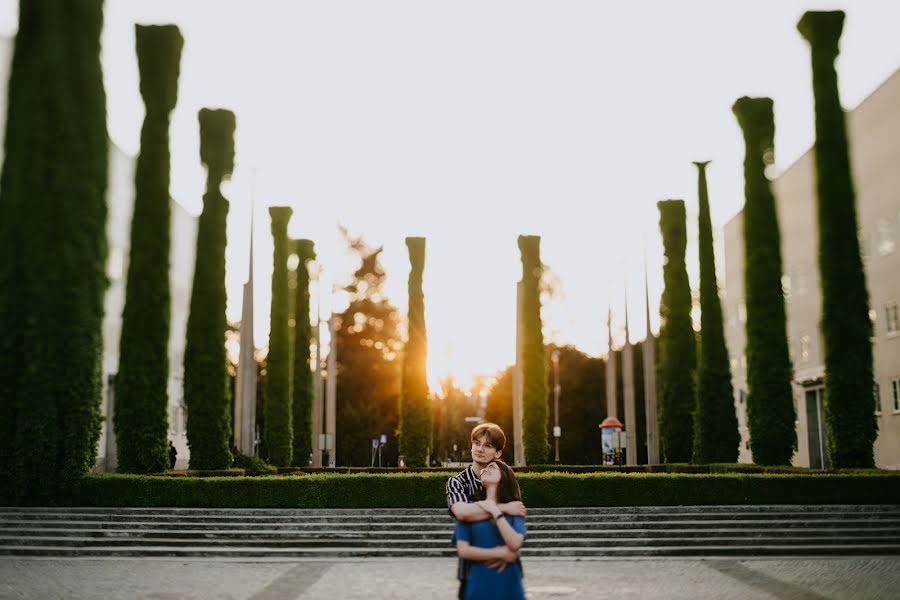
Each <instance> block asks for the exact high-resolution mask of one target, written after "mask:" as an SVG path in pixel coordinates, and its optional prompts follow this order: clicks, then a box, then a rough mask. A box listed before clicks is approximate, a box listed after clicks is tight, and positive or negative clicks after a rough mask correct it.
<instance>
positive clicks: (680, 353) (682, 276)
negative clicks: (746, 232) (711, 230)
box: [657, 200, 697, 462]
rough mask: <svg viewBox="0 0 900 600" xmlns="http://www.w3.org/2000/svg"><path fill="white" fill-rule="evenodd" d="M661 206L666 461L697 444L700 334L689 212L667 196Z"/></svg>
mask: <svg viewBox="0 0 900 600" xmlns="http://www.w3.org/2000/svg"><path fill="white" fill-rule="evenodd" d="M657 207H658V208H659V228H660V231H661V232H662V238H663V247H664V249H665V253H666V260H665V262H664V266H663V283H664V285H665V287H664V289H663V293H662V300H661V301H660V305H659V312H660V319H661V323H662V324H661V326H660V340H659V358H660V381H659V384H658V385H659V387H660V390H661V392H662V394H661V396H660V402H659V437H660V451H661V453H662V457H663V460H664V461H665V462H688V461H690V460H691V453H692V451H693V443H694V431H693V430H694V423H693V413H694V403H695V397H694V369H695V368H696V367H697V339H696V336H695V335H694V326H693V323H692V321H691V285H690V283H689V282H688V274H687V267H686V266H685V261H684V255H685V251H686V249H687V215H686V213H685V209H684V201H683V200H663V201H661V202H658V203H657Z"/></svg>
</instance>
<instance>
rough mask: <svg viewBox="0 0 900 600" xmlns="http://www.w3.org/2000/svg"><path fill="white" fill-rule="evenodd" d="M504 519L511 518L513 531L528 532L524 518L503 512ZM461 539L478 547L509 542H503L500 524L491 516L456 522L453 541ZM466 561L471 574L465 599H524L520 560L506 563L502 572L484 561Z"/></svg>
mask: <svg viewBox="0 0 900 600" xmlns="http://www.w3.org/2000/svg"><path fill="white" fill-rule="evenodd" d="M502 518H504V519H506V520H507V521H509V524H510V525H512V528H513V529H514V530H516V531H517V532H519V533H521V534H522V535H527V531H526V529H525V517H511V516H509V515H504V516H503V517H502ZM458 540H462V541H464V542H469V544H471V545H472V546H475V547H476V548H494V547H496V546H503V545H504V544H505V543H506V542H504V541H503V537H502V536H501V535H500V530H499V529H497V525H495V524H494V522H493V521H491V520H490V519H488V520H484V521H474V522H472V523H463V522H461V521H457V522H456V530H455V531H454V532H453V542H454V543H455V542H456V541H458ZM466 563H467V566H468V569H467V570H468V573H467V575H466V584H465V592H464V595H463V599H464V600H481V599H482V598H483V599H484V600H524V598H525V587H524V585H523V583H522V565H521V564H520V563H519V561H516V562H514V563H510V564H508V565H506V568H505V569H503V571H502V572H498V571H497V569H491V568H489V567H488V566H487V565H486V564H485V563H483V562H478V561H466Z"/></svg>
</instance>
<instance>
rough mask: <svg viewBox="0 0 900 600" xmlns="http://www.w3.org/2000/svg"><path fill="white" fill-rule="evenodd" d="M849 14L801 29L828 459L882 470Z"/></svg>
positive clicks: (805, 22)
mask: <svg viewBox="0 0 900 600" xmlns="http://www.w3.org/2000/svg"><path fill="white" fill-rule="evenodd" d="M843 27H844V13H843V12H842V11H834V12H807V13H806V14H804V15H803V18H801V19H800V22H799V23H798V24H797V28H798V29H799V30H800V33H801V34H802V35H803V37H804V38H805V39H806V41H808V42H809V44H810V47H811V49H812V72H813V92H814V96H815V99H816V144H815V156H816V188H817V192H818V193H817V199H818V202H817V207H818V217H819V273H820V274H821V279H822V340H823V342H824V346H825V425H826V428H827V430H828V458H829V461H830V462H831V464H832V466H834V467H837V468H848V467H874V466H875V456H874V451H873V445H874V444H875V438H876V437H877V435H878V421H877V420H876V418H875V414H874V412H873V411H872V403H871V400H870V398H872V396H873V393H874V390H873V378H872V342H871V336H872V323H871V321H870V320H869V295H868V292H867V290H866V275H865V271H864V270H863V265H862V259H861V257H860V252H859V238H858V237H857V228H858V220H857V218H856V195H855V193H854V190H853V177H852V175H851V172H850V156H849V151H848V149H847V125H846V118H845V116H844V110H843V109H842V108H841V100H840V97H839V95H838V84H837V72H836V71H835V69H834V61H835V59H836V58H837V55H838V41H839V40H840V37H841V31H842V30H843Z"/></svg>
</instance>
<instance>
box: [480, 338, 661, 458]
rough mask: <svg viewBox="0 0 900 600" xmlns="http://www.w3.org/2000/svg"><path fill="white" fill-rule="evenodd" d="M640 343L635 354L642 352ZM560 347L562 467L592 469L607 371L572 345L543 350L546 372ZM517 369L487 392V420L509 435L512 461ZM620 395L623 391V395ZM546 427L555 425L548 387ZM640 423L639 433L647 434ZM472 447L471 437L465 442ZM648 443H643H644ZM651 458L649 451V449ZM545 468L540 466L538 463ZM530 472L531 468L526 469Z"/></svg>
mask: <svg viewBox="0 0 900 600" xmlns="http://www.w3.org/2000/svg"><path fill="white" fill-rule="evenodd" d="M640 348H641V347H640V345H637V346H635V352H636V353H639V352H640ZM554 349H558V350H559V353H560V357H559V381H560V387H561V392H560V398H559V425H560V428H561V429H562V437H560V440H559V456H560V460H561V461H562V463H563V464H568V465H590V464H596V463H598V462H600V437H599V435H600V434H599V430H598V429H597V426H598V425H599V424H600V423H601V422H602V421H603V419H604V418H606V369H605V368H604V364H605V361H604V360H603V359H601V358H592V357H590V356H588V355H587V354H584V353H583V352H581V351H580V350H578V349H577V348H575V347H573V346H562V347H559V348H555V347H554V346H548V347H547V348H546V350H545V352H544V356H545V360H546V368H547V372H548V373H550V372H551V360H550V356H551V353H552V351H553V350H554ZM635 359H636V360H635V374H636V376H639V375H640V373H641V371H640V369H641V364H642V363H641V362H640V360H641V358H640V356H639V355H636V356H635ZM512 372H513V369H512V367H507V368H506V369H504V370H503V371H501V372H500V373H498V374H497V379H496V381H495V382H494V384H493V385H492V386H491V388H490V389H489V390H488V394H487V406H486V408H485V415H484V418H485V420H486V421H490V422H493V423H497V424H498V425H500V427H501V428H502V429H503V431H505V432H506V435H507V442H506V451H505V452H504V456H505V457H506V458H507V460H510V461H511V460H512V444H513V440H512V435H513V422H512V379H513V375H512ZM643 389H644V388H643V379H642V378H641V379H637V378H636V379H635V397H636V400H637V402H638V413H637V414H638V418H639V419H640V418H643V414H644V413H643V408H642V403H641V398H642V397H643ZM620 397H621V393H620ZM546 403H547V427H548V429H549V428H550V427H552V426H553V390H552V387H551V386H548V387H547V400H546ZM642 428H643V425H642V424H641V423H640V422H639V423H638V435H639V436H640V435H641V432H642V431H643V429H642ZM466 443H468V438H466ZM639 443H643V442H639ZM644 454H645V455H646V450H644ZM537 464H540V463H537ZM525 468H530V467H525Z"/></svg>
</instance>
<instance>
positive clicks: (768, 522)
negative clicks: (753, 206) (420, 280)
mask: <svg viewBox="0 0 900 600" xmlns="http://www.w3.org/2000/svg"><path fill="white" fill-rule="evenodd" d="M884 527H900V519H897V520H888V519H852V520H851V519H812V518H803V519H797V518H795V519H788V518H777V519H754V520H752V521H751V520H728V519H725V520H716V521H712V520H706V521H694V520H681V519H679V520H668V521H640V520H636V521H597V520H572V519H570V520H569V521H565V522H560V521H555V522H552V523H545V522H540V521H534V520H532V519H530V518H529V519H528V529H529V531H533V532H538V531H543V530H558V531H565V530H572V531H576V530H578V531H581V530H599V529H610V530H623V531H627V530H632V529H654V530H660V531H665V530H669V529H744V530H748V531H755V530H758V529H764V528H795V529H797V528H799V529H808V528H822V529H869V528H884ZM59 528H68V529H74V528H92V529H108V530H138V529H159V528H167V529H197V530H221V529H229V530H234V531H252V530H258V529H280V530H290V531H309V532H316V531H335V530H338V531H370V532H381V533H391V532H400V531H437V532H442V531H446V530H449V529H452V528H453V521H452V520H451V519H450V518H449V517H446V516H442V517H440V518H439V519H435V520H433V521H430V522H418V523H411V522H398V523H373V522H360V523H347V522H344V521H342V520H341V521H319V522H314V523H309V522H304V521H302V520H291V521H267V522H265V523H247V522H243V521H220V520H217V521H215V522H207V521H203V520H197V519H192V520H190V521H181V520H169V521H130V520H129V521H93V520H91V521H86V520H54V521H39V520H34V519H4V518H0V530H3V531H9V530H26V529H28V530H30V529H59Z"/></svg>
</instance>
